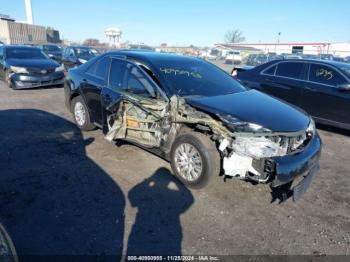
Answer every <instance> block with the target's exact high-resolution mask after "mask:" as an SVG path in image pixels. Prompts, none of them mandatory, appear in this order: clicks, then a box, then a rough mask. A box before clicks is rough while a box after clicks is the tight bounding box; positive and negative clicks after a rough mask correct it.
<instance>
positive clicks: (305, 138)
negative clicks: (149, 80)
mask: <svg viewBox="0 0 350 262" xmlns="http://www.w3.org/2000/svg"><path fill="white" fill-rule="evenodd" d="M109 108H110V109H108V110H109V111H108V116H107V122H108V123H107V124H108V127H109V131H108V133H107V135H106V139H107V140H109V141H112V140H115V139H126V140H130V141H134V142H137V143H139V144H141V145H143V146H144V147H148V148H158V149H160V150H161V151H162V152H164V153H165V155H166V154H168V153H169V152H170V149H171V145H172V143H173V142H174V139H175V138H176V136H177V135H178V134H179V133H180V132H181V130H182V129H183V128H184V127H185V128H190V129H192V130H194V131H198V132H201V133H204V134H206V135H208V136H209V137H210V138H211V140H212V141H213V142H214V143H215V144H216V145H217V149H218V151H219V153H220V155H221V159H222V169H223V171H224V175H225V176H230V177H237V178H239V179H244V180H253V181H256V182H262V183H265V182H268V181H269V180H270V178H271V177H272V176H273V175H274V170H275V166H274V160H273V158H274V157H280V156H285V155H289V154H294V153H297V152H298V151H299V150H302V149H303V148H304V147H305V146H306V145H307V144H308V142H309V141H310V140H311V138H312V137H313V135H314V134H315V126H314V123H313V121H310V125H309V127H308V128H307V129H306V130H304V131H302V132H297V133H275V132H272V131H270V130H268V129H265V128H264V127H261V126H259V125H256V124H254V123H244V122H242V121H239V120H238V119H235V118H234V117H232V116H219V115H217V116H213V115H210V114H207V113H205V112H203V111H199V110H197V109H196V108H194V107H192V106H190V105H189V104H187V103H186V100H185V99H184V98H180V97H178V96H173V97H171V99H170V102H168V101H162V100H159V99H158V100H152V99H145V98H140V99H135V96H133V97H129V96H128V95H124V96H123V97H122V98H121V100H120V101H118V102H116V103H115V104H114V105H111V106H110V107H109ZM112 108H113V109H112Z"/></svg>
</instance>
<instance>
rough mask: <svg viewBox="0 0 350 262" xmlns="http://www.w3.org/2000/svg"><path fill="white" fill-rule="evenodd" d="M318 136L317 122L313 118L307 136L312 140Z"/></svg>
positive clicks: (307, 129)
mask: <svg viewBox="0 0 350 262" xmlns="http://www.w3.org/2000/svg"><path fill="white" fill-rule="evenodd" d="M315 134H316V125H315V121H314V120H313V119H312V118H311V119H310V123H309V125H308V127H307V128H306V135H307V136H308V137H309V138H311V137H313V136H314V135H315Z"/></svg>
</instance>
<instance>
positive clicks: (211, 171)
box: [170, 132, 221, 188]
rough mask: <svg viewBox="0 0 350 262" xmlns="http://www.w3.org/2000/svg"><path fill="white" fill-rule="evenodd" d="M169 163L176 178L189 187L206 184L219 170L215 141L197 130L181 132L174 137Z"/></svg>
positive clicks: (198, 186) (218, 156)
mask: <svg viewBox="0 0 350 262" xmlns="http://www.w3.org/2000/svg"><path fill="white" fill-rule="evenodd" d="M170 163H171V168H172V170H173V172H174V173H175V175H176V176H177V178H179V179H180V181H182V182H183V183H184V184H185V185H187V186H189V187H191V188H202V187H204V186H206V185H207V184H208V183H209V181H210V180H211V178H213V177H215V176H218V175H219V174H220V170H221V168H220V155H219V152H218V150H217V148H216V145H215V143H214V142H213V141H212V140H210V138H209V137H208V136H206V135H204V134H201V133H198V132H189V133H185V134H181V135H179V136H178V137H177V138H176V139H175V141H174V143H173V145H172V148H171V152H170Z"/></svg>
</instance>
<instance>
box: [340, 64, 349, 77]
mask: <svg viewBox="0 0 350 262" xmlns="http://www.w3.org/2000/svg"><path fill="white" fill-rule="evenodd" d="M340 69H341V71H343V73H345V74H346V76H347V77H349V78H350V65H348V64H344V65H341V66H340Z"/></svg>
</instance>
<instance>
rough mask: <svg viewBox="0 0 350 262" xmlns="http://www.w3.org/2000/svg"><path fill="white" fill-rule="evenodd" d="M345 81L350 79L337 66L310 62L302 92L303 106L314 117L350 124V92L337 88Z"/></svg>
mask: <svg viewBox="0 0 350 262" xmlns="http://www.w3.org/2000/svg"><path fill="white" fill-rule="evenodd" d="M345 83H348V80H347V79H346V78H345V77H344V75H343V74H342V73H341V72H340V71H339V70H338V69H337V68H336V67H333V66H331V65H327V64H323V63H317V62H315V63H310V64H309V75H308V81H307V82H305V85H304V89H303V94H302V98H303V108H305V110H306V111H308V112H309V113H310V114H311V115H312V116H314V117H317V118H320V119H324V120H328V121H332V122H337V123H346V124H350V116H349V112H350V92H348V91H342V90H339V89H338V88H337V86H338V85H340V84H345Z"/></svg>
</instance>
